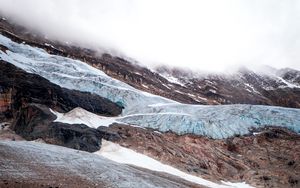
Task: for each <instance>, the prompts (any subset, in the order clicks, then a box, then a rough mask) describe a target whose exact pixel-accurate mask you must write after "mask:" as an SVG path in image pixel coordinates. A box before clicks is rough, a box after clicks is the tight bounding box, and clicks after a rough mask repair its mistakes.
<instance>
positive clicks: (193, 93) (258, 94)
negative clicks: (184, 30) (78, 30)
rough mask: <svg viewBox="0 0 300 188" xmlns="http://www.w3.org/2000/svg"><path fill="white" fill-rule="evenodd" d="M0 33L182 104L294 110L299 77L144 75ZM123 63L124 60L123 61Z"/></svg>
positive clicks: (94, 56) (6, 30)
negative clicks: (249, 105)
mask: <svg viewBox="0 0 300 188" xmlns="http://www.w3.org/2000/svg"><path fill="white" fill-rule="evenodd" d="M0 33H2V35H5V36H8V37H9V38H11V39H12V40H14V41H16V42H19V43H22V42H23V43H26V44H29V45H31V46H36V47H39V48H42V49H45V50H46V51H47V52H48V53H50V54H54V55H61V56H65V57H71V58H74V59H79V60H81V61H83V62H86V63H88V64H90V65H92V66H93V67H96V68H97V69H99V70H102V71H103V72H105V73H106V74H107V75H109V76H110V77H113V78H116V79H118V80H120V81H123V82H125V83H127V84H129V85H131V86H133V87H135V88H136V89H139V90H142V91H146V92H149V93H152V94H155V95H160V96H163V97H166V98H169V99H172V100H175V101H178V102H181V103H187V104H264V105H275V106H284V107H293V108H299V107H300V103H299V101H300V83H299V75H300V72H299V71H297V70H293V69H283V70H273V71H271V73H270V74H266V73H259V72H253V71H251V70H247V69H241V70H240V71H238V72H236V73H233V74H225V75H222V74H195V73H194V72H192V71H187V70H181V69H174V68H168V67H158V68H156V69H155V70H150V69H148V68H146V67H144V66H142V65H140V64H139V63H137V62H135V61H133V60H132V61H130V60H126V59H124V58H120V57H114V56H112V55H110V54H107V53H104V54H102V55H99V54H98V53H97V52H96V51H94V50H91V49H87V48H82V47H78V46H76V45H75V44H73V45H71V44H68V45H67V44H66V43H61V42H57V41H53V40H49V39H46V38H45V37H42V35H38V34H34V33H33V32H30V31H29V30H28V29H26V28H24V27H21V26H18V25H15V24H11V23H9V22H8V21H7V20H3V19H1V20H0ZM128 59H129V58H128Z"/></svg>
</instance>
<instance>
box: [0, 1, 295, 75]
mask: <svg viewBox="0 0 300 188" xmlns="http://www.w3.org/2000/svg"><path fill="white" fill-rule="evenodd" d="M0 12H1V13H2V14H3V15H4V16H5V17H7V18H9V19H13V20H14V21H15V22H17V23H19V24H22V25H24V26H27V27H29V28H31V29H33V30H35V31H39V32H42V33H43V34H44V35H46V36H47V37H49V38H51V39H58V40H61V41H63V42H75V43H79V44H81V45H83V46H88V47H92V48H95V49H99V47H100V48H102V49H105V50H107V51H109V52H113V53H115V54H116V55H121V54H122V55H123V56H127V57H130V58H133V59H136V60H137V61H139V62H141V63H142V64H144V65H146V66H150V67H152V66H156V65H171V66H177V67H186V68H189V69H193V70H202V71H218V72H220V71H224V70H228V68H232V67H238V66H246V67H259V66H262V65H269V66H272V67H276V68H283V67H292V68H296V69H300V1H298V0H240V1H236V0H205V1H204V0H203V1H202V0H0Z"/></svg>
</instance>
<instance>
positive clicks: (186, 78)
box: [0, 19, 300, 188]
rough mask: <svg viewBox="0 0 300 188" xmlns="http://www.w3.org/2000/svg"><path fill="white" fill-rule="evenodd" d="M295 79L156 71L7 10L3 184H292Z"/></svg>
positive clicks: (0, 60) (0, 45)
mask: <svg viewBox="0 0 300 188" xmlns="http://www.w3.org/2000/svg"><path fill="white" fill-rule="evenodd" d="M74 45H75V44H74ZM299 77H300V73H299V71H297V70H292V69H282V70H275V69H269V71H268V72H264V73H257V72H253V71H250V70H248V69H241V70H239V71H237V72H234V73H232V74H226V75H221V74H200V73H194V72H192V71H186V70H178V69H171V68H167V67H158V68H157V69H156V70H150V69H147V68H145V67H142V66H141V65H139V64H138V63H135V62H129V61H127V60H124V59H122V58H119V57H113V56H111V55H109V54H102V55H101V56H98V55H97V53H96V52H95V51H93V50H89V49H84V48H81V47H76V46H72V45H65V44H62V43H60V42H56V41H51V40H49V39H45V38H43V37H41V36H40V35H36V34H34V32H30V31H29V30H26V29H25V28H23V27H20V26H17V25H13V24H10V23H8V22H7V21H6V20H5V19H2V20H1V21H0V78H1V79H0V145H2V147H0V152H1V155H0V172H1V174H3V176H1V177H0V186H2V185H3V186H4V187H5V186H7V187H14V186H16V184H20V185H24V186H25V187H26V186H27V187H40V186H52V187H53V186H58V187H72V185H74V182H72V180H73V181H77V182H78V184H80V185H82V186H83V187H84V186H86V187H220V188H228V187H252V186H256V187H297V186H299V181H300V179H299V174H300V169H299V167H300V166H299V165H300V164H299V161H300V153H299V144H300V142H299V133H300V109H299V107H300V93H299V92H300V83H299ZM221 104H226V105H221ZM258 104H260V105H258ZM262 104H263V105H262ZM2 140H16V141H15V142H13V141H2ZM19 140H26V141H22V142H19ZM32 141H38V142H44V144H40V143H36V142H32ZM50 144H54V145H59V146H63V147H59V146H53V145H50ZM65 147H67V148H72V149H76V150H82V151H87V152H94V153H93V154H89V153H85V152H81V151H76V150H70V149H67V148H65ZM2 154H3V155H2ZM99 155H100V156H99ZM103 157H104V158H106V159H104V158H103ZM30 159H33V162H32V163H31V161H29V160H30ZM8 161H14V162H13V163H9V165H6V163H7V162H8ZM112 161H115V162H112ZM116 162H117V163H116ZM118 163H124V164H122V165H119V164H118ZM15 169H17V170H15ZM35 171H36V172H35ZM61 177H62V178H61ZM204 178H205V179H204ZM57 182H58V183H57ZM231 182H233V183H231ZM74 186H75V185H74ZM75 187H76V186H75ZM79 187H81V186H79Z"/></svg>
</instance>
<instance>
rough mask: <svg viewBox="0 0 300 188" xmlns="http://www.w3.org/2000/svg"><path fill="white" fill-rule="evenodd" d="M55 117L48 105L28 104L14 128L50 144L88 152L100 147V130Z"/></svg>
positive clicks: (27, 135) (27, 138)
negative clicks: (64, 121)
mask: <svg viewBox="0 0 300 188" xmlns="http://www.w3.org/2000/svg"><path fill="white" fill-rule="evenodd" d="M55 119H56V116H55V115H54V114H52V113H51V112H50V110H49V108H48V107H46V106H43V105H39V104H28V105H27V107H24V108H21V109H20V111H19V112H18V114H17V117H16V119H15V121H14V122H13V125H12V129H13V130H14V131H15V132H16V133H17V134H18V135H20V136H22V137H23V138H24V139H26V140H36V139H42V140H44V141H45V142H46V143H49V144H56V145H60V146H65V147H68V148H73V149H78V150H83V151H88V152H95V151H98V150H99V149H100V147H101V138H102V135H101V133H100V132H99V131H97V130H96V129H93V128H89V127H88V126H86V125H83V124H72V125H71V124H65V123H60V122H53V121H54V120H55Z"/></svg>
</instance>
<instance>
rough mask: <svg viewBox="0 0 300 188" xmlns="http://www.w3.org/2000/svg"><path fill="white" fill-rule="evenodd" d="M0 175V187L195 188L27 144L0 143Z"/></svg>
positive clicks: (163, 176)
mask: <svg viewBox="0 0 300 188" xmlns="http://www.w3.org/2000/svg"><path fill="white" fill-rule="evenodd" d="M0 174H1V176H0V187H2V186H1V185H3V187H44V186H45V187H76V188H77V187H118V188H127V187H147V188H157V187H161V188H168V187H178V188H179V187H190V186H193V185H194V186H195V184H193V185H189V182H186V181H182V179H180V178H177V177H174V176H171V175H168V174H158V173H153V172H152V171H149V170H141V169H138V168H135V167H132V166H128V165H124V164H119V163H116V162H113V161H111V160H108V159H106V158H104V157H102V156H99V155H96V154H93V153H87V152H83V151H78V150H74V149H69V148H65V147H60V146H56V145H50V144H43V143H37V142H28V141H0ZM3 182H4V183H7V184H8V183H9V182H13V183H12V184H13V185H10V184H8V185H5V184H3ZM15 183H17V184H15ZM20 183H21V184H20ZM26 185H27V186H26Z"/></svg>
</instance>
